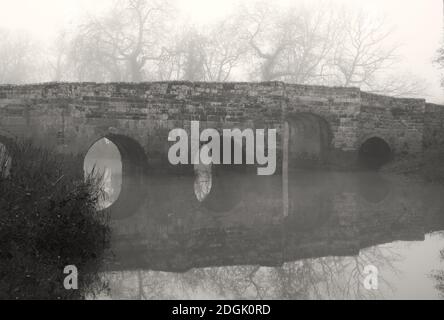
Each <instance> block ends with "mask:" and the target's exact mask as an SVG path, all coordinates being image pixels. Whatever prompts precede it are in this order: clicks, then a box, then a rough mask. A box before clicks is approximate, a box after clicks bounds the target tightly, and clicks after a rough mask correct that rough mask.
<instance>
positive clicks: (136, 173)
mask: <svg viewBox="0 0 444 320" xmlns="http://www.w3.org/2000/svg"><path fill="white" fill-rule="evenodd" d="M103 138H106V139H108V140H109V141H111V142H112V143H113V144H114V145H115V146H116V147H117V149H118V150H119V153H120V156H121V163H122V182H121V188H120V194H119V196H118V198H117V200H116V201H115V202H114V203H113V204H112V205H111V206H110V207H109V210H110V212H111V217H112V219H122V218H126V217H128V216H131V215H132V214H134V213H135V212H136V211H137V210H138V209H139V208H140V206H141V204H142V203H143V201H144V198H145V196H146V194H145V193H144V192H145V191H146V188H145V182H144V179H145V175H146V169H147V158H146V154H145V151H144V149H143V148H142V146H141V145H140V144H139V143H138V142H137V141H136V140H134V139H132V138H130V137H127V136H124V135H119V134H107V135H104V136H102V137H100V138H97V139H95V140H94V142H93V143H92V144H90V146H89V147H88V150H89V149H90V148H91V147H92V146H93V145H94V144H95V143H96V142H98V141H99V140H101V139H103ZM86 154H87V152H85V153H84V157H83V159H85V156H86Z"/></svg>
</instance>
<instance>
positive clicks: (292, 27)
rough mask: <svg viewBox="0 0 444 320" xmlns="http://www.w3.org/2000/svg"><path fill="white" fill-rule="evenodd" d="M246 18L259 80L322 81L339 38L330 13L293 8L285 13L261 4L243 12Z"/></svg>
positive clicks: (327, 11)
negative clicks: (336, 40) (330, 55)
mask: <svg viewBox="0 0 444 320" xmlns="http://www.w3.org/2000/svg"><path fill="white" fill-rule="evenodd" d="M244 15H245V19H246V21H247V22H248V33H249V44H250V46H251V48H252V62H253V63H257V64H258V65H259V70H257V69H256V70H255V71H256V72H255V74H256V75H257V76H258V77H259V79H260V80H263V81H271V80H284V81H288V82H297V83H312V82H314V83H316V82H318V81H319V77H320V76H321V75H322V73H323V68H324V65H325V63H326V62H327V60H328V55H329V53H330V52H331V50H332V48H333V44H334V41H335V37H336V35H335V31H336V30H335V28H334V26H333V24H334V23H335V21H334V19H333V18H334V16H333V15H332V14H331V12H330V11H329V10H323V9H320V8H319V9H315V10H313V9H310V8H307V7H297V8H296V7H293V8H291V9H290V10H288V11H286V12H285V11H281V10H280V9H279V8H276V7H272V6H270V5H269V4H266V3H264V2H262V3H257V4H256V5H255V6H254V7H253V8H246V9H244ZM253 69H254V68H253Z"/></svg>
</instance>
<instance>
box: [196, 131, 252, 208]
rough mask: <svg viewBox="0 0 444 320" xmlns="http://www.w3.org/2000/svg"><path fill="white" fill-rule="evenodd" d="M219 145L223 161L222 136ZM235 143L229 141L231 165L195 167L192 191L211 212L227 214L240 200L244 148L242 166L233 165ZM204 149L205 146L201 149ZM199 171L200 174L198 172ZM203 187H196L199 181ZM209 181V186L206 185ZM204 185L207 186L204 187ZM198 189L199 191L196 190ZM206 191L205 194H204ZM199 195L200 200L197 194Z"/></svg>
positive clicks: (232, 140)
mask: <svg viewBox="0 0 444 320" xmlns="http://www.w3.org/2000/svg"><path fill="white" fill-rule="evenodd" d="M221 138H222V139H221V143H220V148H221V150H220V155H221V159H223V155H224V154H223V145H224V143H223V139H226V138H224V137H223V136H222V137H221ZM235 143H236V142H235V141H234V139H231V163H232V164H227V165H224V164H219V165H216V164H213V165H211V166H205V165H199V166H195V181H194V188H195V189H194V190H195V194H196V196H197V200H201V201H200V202H201V203H202V205H203V206H204V207H205V208H207V209H208V210H210V211H213V212H227V211H229V210H231V209H233V208H234V207H235V206H236V205H237V204H238V203H239V202H240V201H241V199H242V195H243V194H242V192H243V186H244V181H245V175H246V174H247V165H246V164H245V160H246V148H245V144H243V145H242V164H234V149H235ZM202 147H203V148H205V144H203V145H202V146H201V148H202ZM199 171H200V172H199ZM198 179H200V180H201V183H202V184H203V185H201V186H198V184H199V181H198ZM209 181H211V186H209V185H208V183H209ZM205 183H206V184H207V186H205ZM198 189H200V190H198ZM205 191H207V192H205ZM199 193H200V195H201V196H200V198H201V199H198V198H199V196H198V194H199Z"/></svg>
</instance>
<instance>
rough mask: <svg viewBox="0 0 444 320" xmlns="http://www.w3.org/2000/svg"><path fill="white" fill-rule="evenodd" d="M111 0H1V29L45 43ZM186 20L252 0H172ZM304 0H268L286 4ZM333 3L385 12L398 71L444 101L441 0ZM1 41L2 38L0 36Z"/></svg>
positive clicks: (217, 15) (219, 14)
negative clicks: (439, 58)
mask: <svg viewBox="0 0 444 320" xmlns="http://www.w3.org/2000/svg"><path fill="white" fill-rule="evenodd" d="M111 1H112V0H0V27H6V28H9V29H22V30H26V31H28V32H30V33H31V34H32V35H34V36H35V37H36V38H38V39H41V40H42V41H48V40H49V39H51V38H52V37H53V35H54V34H55V33H56V32H57V29H58V28H60V27H62V26H66V25H70V24H71V25H73V24H75V22H76V21H77V20H78V19H79V18H80V17H81V16H82V15H83V14H84V13H85V12H90V13H94V12H100V11H101V10H102V9H103V8H104V7H106V6H108V5H109V4H110V3H111ZM176 1H177V6H178V8H179V9H180V11H181V13H182V15H183V16H184V17H186V18H187V20H188V21H194V22H195V23H206V22H211V21H214V20H217V19H221V18H223V17H224V16H225V15H229V14H230V12H232V10H234V9H235V8H236V5H237V4H238V3H239V2H240V1H247V2H248V1H250V2H251V1H254V0H176ZM301 1H303V0H273V1H271V0H270V3H272V4H273V5H282V6H287V5H289V4H291V3H295V2H301ZM331 2H333V3H338V4H346V5H349V6H354V7H358V8H360V7H361V8H363V9H364V10H368V11H370V12H373V13H376V14H381V15H385V17H386V19H387V21H388V23H390V24H391V25H393V26H394V34H393V38H394V39H395V41H396V42H397V43H399V44H401V47H400V50H399V53H400V55H401V56H402V58H403V62H402V64H401V68H402V71H405V72H410V73H412V74H414V75H417V76H419V77H421V78H424V79H425V80H426V83H427V88H428V92H427V96H426V98H427V100H428V101H431V102H438V103H443V102H444V90H443V88H441V87H440V72H439V71H438V70H437V69H436V66H435V65H433V64H432V60H433V57H434V55H435V53H436V49H437V48H438V47H439V45H440V43H441V42H442V40H443V37H444V35H443V29H444V28H443V20H444V19H443V1H442V0H331ZM0 41H1V39H0Z"/></svg>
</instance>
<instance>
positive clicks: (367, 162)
mask: <svg viewBox="0 0 444 320" xmlns="http://www.w3.org/2000/svg"><path fill="white" fill-rule="evenodd" d="M392 157H393V148H392V146H391V144H390V142H389V140H388V139H387V138H385V137H383V136H381V135H369V136H366V137H365V138H363V139H361V143H360V145H359V150H358V165H359V166H360V167H361V168H364V169H369V170H378V169H380V168H381V167H382V166H383V165H385V164H387V163H388V162H390V161H391V160H392Z"/></svg>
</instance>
